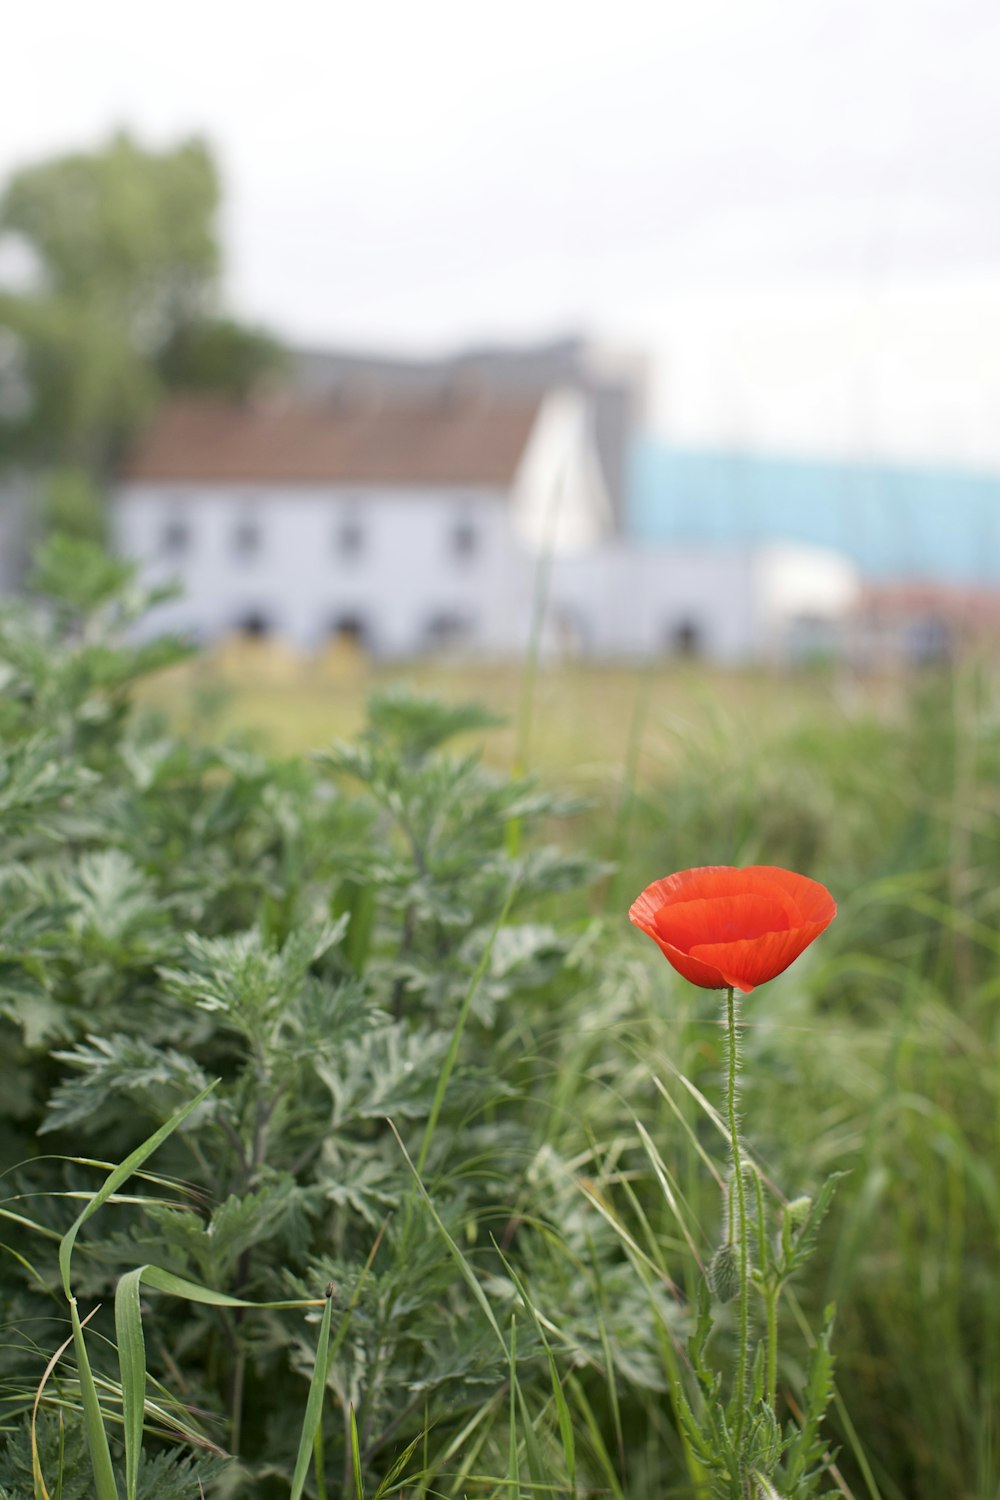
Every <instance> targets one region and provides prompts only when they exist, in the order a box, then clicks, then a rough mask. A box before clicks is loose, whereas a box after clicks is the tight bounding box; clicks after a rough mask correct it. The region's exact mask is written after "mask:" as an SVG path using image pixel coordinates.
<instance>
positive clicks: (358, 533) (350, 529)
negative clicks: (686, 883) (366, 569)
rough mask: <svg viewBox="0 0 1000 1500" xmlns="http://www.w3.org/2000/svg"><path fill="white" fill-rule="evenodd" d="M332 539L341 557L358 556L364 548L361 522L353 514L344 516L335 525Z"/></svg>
mask: <svg viewBox="0 0 1000 1500" xmlns="http://www.w3.org/2000/svg"><path fill="white" fill-rule="evenodd" d="M334 541H335V545H336V548H337V551H338V552H339V553H340V555H341V557H360V555H361V553H362V552H363V551H364V550H365V533H364V528H363V527H362V525H361V522H360V521H358V520H357V519H356V518H355V517H354V516H347V517H345V519H344V520H342V521H341V522H340V524H339V525H338V527H337V532H336V536H335V538H334Z"/></svg>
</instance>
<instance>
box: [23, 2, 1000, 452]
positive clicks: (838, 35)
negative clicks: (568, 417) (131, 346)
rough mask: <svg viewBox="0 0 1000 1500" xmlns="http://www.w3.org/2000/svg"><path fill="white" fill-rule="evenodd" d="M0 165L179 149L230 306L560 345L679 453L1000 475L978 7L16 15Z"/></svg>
mask: <svg viewBox="0 0 1000 1500" xmlns="http://www.w3.org/2000/svg"><path fill="white" fill-rule="evenodd" d="M4 34H5V35H4V41H5V46H4V54H5V56H4V70H3V71H4V82H3V88H2V91H0V173H2V174H3V175H6V174H7V172H9V171H10V170H11V169H12V168H14V167H16V166H17V165H20V164H22V163H24V162H27V161H31V160H35V159H38V158H41V157H44V156H46V155H49V154H51V153H53V152H56V151H61V150H64V149H71V148H76V147H81V146H87V145H90V144H94V143H96V142H97V141H98V140H99V139H100V138H101V137H102V136H104V135H106V134H107V133H108V131H110V130H111V129H112V128H113V127H114V126H115V125H124V126H127V127H129V128H130V129H132V130H134V131H135V132H137V133H138V134H139V135H140V136H141V137H142V138H144V139H145V140H146V141H148V142H150V143H152V144H167V143H169V142H171V141H173V140H175V139H176V138H177V137H178V136H180V135H182V134H185V133H192V132H199V133H203V134H204V135H206V136H207V137H208V139H209V140H210V141H211V143H212V144H213V146H214V147H215V149H216V151H217V154H218V157H219V160H220V164H221V167H222V171H223V175H224V181H225V187H226V208H225V216H224V235H225V245H226V251H227V263H228V273H229V274H228V278H227V294H228V300H229V303H230V305H231V307H232V309H233V310H234V311H235V312H237V313H239V314H241V315H244V316H248V317H253V318H256V319H259V320H261V321H263V322H266V323H268V324H270V325H272V326H273V327H274V328H276V329H277V330H278V331H279V332H281V333H283V334H285V335H287V336H290V337H293V338H296V339H298V340H300V341H304V342H308V343H311V344H322V343H324V342H330V343H339V344H343V343H352V344H355V343H356V344H364V345H368V344H373V345H377V346H379V347H384V348H393V347H396V348H401V349H410V350H414V351H419V350H437V349H442V348H447V347H450V346H453V345H456V344H460V343H463V342H466V341H469V340H479V339H498V340H504V341H510V340H515V339H521V338H541V337H546V336H552V335H557V334H561V333H565V332H570V331H583V332H586V333H590V334H592V335H594V336H596V337H598V338H600V339H602V340H604V341H606V342H609V343H611V344H613V345H615V346H621V347H624V348H627V349H633V350H635V351H637V352H638V353H640V354H642V355H645V356H646V357H647V359H648V362H649V369H650V389H651V403H650V416H651V421H652V422H653V424H654V425H655V426H656V427H657V428H658V429H659V430H660V431H662V432H664V433H666V434H668V435H669V436H671V437H673V438H675V439H677V440H679V441H685V442H695V443H700V442H707V443H714V442H729V443H732V442H739V443H743V444H747V445H750V446H757V447H767V448H771V449H773V448H776V447H777V448H782V447H784V448H786V449H792V450H795V451H820V452H830V453H840V452H852V453H862V454H865V455H876V456H879V455H881V456H886V457H896V458H911V457H912V458H920V459H939V460H942V461H959V462H963V463H967V464H977V465H978V464H989V465H990V466H994V465H1000V421H998V417H1000V90H998V88H997V77H998V76H1000V3H998V0H644V3H636V0H616V3H615V4H607V3H604V4H592V5H591V6H589V7H587V6H584V5H581V4H580V3H579V0H577V3H573V4H571V3H564V0H527V3H526V0H508V3H507V4H506V5H504V6H502V7H501V6H486V5H476V4H470V3H469V0H463V3H457V0H420V3H415V0H381V3H379V0H359V3H354V4H352V5H350V6H348V5H344V4H338V3H337V0H333V3H316V0H283V3H282V4H280V5H270V6H266V7H265V6H260V7H253V6H251V5H249V4H247V3H246V0H242V3H239V4H237V3H235V0H173V3H171V4H170V5H169V6H166V5H163V4H159V5H155V6H151V5H137V4H135V3H134V0H87V3H86V4H85V5H84V4H78V3H77V0H36V3H34V4H32V5H25V4H23V3H21V4H17V5H16V6H15V7H13V8H11V10H10V13H9V14H8V15H7V16H6V17H5V23H4Z"/></svg>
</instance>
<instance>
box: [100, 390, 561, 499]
mask: <svg viewBox="0 0 1000 1500" xmlns="http://www.w3.org/2000/svg"><path fill="white" fill-rule="evenodd" d="M538 407H539V398H538V397H532V398H530V399H525V398H519V399H511V400H499V399H491V400H483V399H482V398H481V396H478V395H477V394H476V393H472V392H470V393H466V394H464V395H463V394H462V393H461V392H454V393H452V394H450V395H446V396H438V397H436V398H434V399H428V398H423V399H415V398H412V397H408V398H406V399H399V398H394V399H391V400H379V401H378V402H376V403H373V402H372V401H370V400H366V399H365V396H364V393H363V392H361V393H355V394H354V395H353V396H351V395H348V396H345V397H343V398H341V399H339V400H336V401H325V402H319V401H311V402H305V401H291V400H285V399H280V398H279V399H276V400H272V401H264V402H257V403H252V402H250V403H243V404H240V405H237V404H234V403H232V402H228V401H222V400H219V399H217V398H204V397H183V398H177V399H174V400H172V401H170V402H168V403H167V404H166V405H165V406H163V407H161V409H160V411H159V412H158V414H157V415H156V417H154V419H153V422H152V424H151V425H150V427H149V428H148V429H147V431H146V433H145V435H144V436H143V437H142V438H141V440H140V441H139V443H138V444H137V446H136V448H135V449H134V451H133V453H132V455H131V457H130V459H129V461H128V462H127V463H126V465H125V468H124V473H123V478H124V479H125V480H127V481H139V482H141V481H153V482H155V481H166V482H173V483H202V484H227V483H237V484H285V483H287V484H331V483H344V484H385V485H407V486H410V485H414V486H415V485H435V484H449V485H450V484H456V485H457V484H462V485H466V484H467V485H490V486H494V485H497V486H501V485H502V486H506V485H508V484H510V483H511V481H512V480H513V478H514V474H515V472H516V470H517V466H518V463H519V461H520V458H521V455H522V453H523V452H524V449H525V445H526V444H527V441H528V436H529V434H530V432H531V429H532V427H533V425H534V422H535V418H536V416H537V413H538Z"/></svg>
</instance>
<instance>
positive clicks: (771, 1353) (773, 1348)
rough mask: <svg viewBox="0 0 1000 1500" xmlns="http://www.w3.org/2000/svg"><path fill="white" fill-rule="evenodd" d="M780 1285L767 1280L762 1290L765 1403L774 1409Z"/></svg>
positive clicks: (776, 1385)
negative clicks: (765, 1357)
mask: <svg viewBox="0 0 1000 1500" xmlns="http://www.w3.org/2000/svg"><path fill="white" fill-rule="evenodd" d="M780 1293H781V1286H780V1284H778V1283H775V1282H774V1281H768V1283H767V1286H766V1288H765V1291H764V1305H765V1307H766V1308H767V1404H768V1406H769V1407H770V1408H771V1410H772V1411H774V1404H775V1401H776V1400H777V1395H778V1297H779V1295H780Z"/></svg>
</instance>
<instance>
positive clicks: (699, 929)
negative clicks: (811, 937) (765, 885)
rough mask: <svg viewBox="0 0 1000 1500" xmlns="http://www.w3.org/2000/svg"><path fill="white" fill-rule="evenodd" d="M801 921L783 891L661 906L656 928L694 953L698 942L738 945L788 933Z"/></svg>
mask: <svg viewBox="0 0 1000 1500" xmlns="http://www.w3.org/2000/svg"><path fill="white" fill-rule="evenodd" d="M800 921H801V918H800V916H799V912H798V908H797V907H796V905H795V903H794V901H792V900H790V899H789V897H787V896H786V895H785V894H784V892H783V891H782V890H780V888H778V887H777V886H775V887H774V888H773V893H771V892H769V893H768V894H767V895H758V894H756V893H752V894H746V895H743V894H740V895H733V896H717V897H715V898H714V899H710V900H701V901H680V902H678V903H676V904H675V905H668V906H661V907H660V909H659V911H658V912H657V913H656V918H655V926H656V930H657V932H658V933H659V934H660V936H661V937H664V938H666V939H667V940H668V942H671V943H673V945H674V947H675V948H681V949H683V951H684V952H685V953H690V951H691V949H692V948H693V947H694V946H695V945H696V944H697V943H735V942H738V941H739V940H740V939H741V938H759V937H762V936H763V935H764V934H765V933H768V932H787V930H788V929H789V928H790V927H797V926H798V925H799V923H800Z"/></svg>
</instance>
